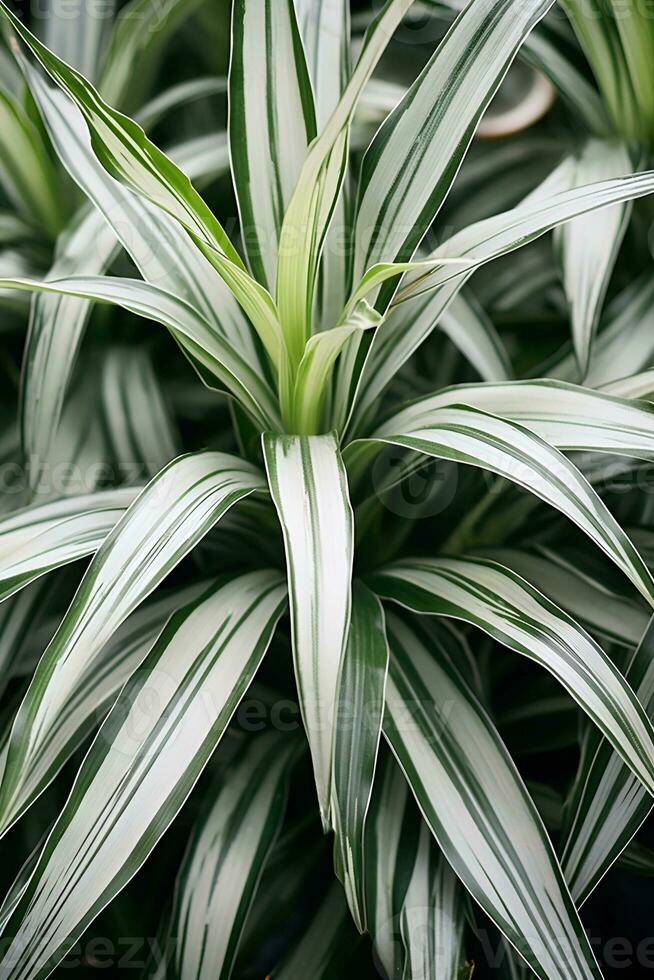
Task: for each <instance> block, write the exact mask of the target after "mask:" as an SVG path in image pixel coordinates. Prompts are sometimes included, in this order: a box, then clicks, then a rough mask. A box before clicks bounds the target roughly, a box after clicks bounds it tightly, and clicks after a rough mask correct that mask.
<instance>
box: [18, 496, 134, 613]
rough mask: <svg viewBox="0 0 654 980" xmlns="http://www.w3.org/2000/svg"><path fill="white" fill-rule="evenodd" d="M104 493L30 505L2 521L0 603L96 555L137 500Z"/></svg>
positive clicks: (132, 497) (131, 497)
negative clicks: (49, 574)
mask: <svg viewBox="0 0 654 980" xmlns="http://www.w3.org/2000/svg"><path fill="white" fill-rule="evenodd" d="M138 493H139V489H138V488H132V487H128V488H124V489H119V490H102V491H99V492H97V493H91V494H85V495H84V496H79V497H64V498H62V499H60V500H53V501H51V502H49V503H45V504H37V505H31V506H29V507H25V508H23V509H22V510H19V511H16V512H15V513H13V514H11V515H10V516H9V517H5V518H4V519H3V520H2V521H0V600H2V599H6V598H7V597H8V596H10V595H13V593H14V592H18V591H19V589H22V588H23V587H24V586H26V585H27V584H28V583H29V582H32V581H34V579H36V578H39V577H40V576H41V575H44V574H45V573H46V572H49V571H51V570H52V569H53V568H59V567H61V566H62V565H67V564H68V563H69V562H71V561H76V560H77V559H78V558H84V557H86V556H87V555H92V554H94V553H95V552H96V551H97V550H98V548H99V547H100V546H101V544H102V543H103V541H104V540H105V538H106V537H107V536H108V535H109V532H110V531H111V530H112V529H113V528H114V527H115V525H116V524H117V523H118V521H119V520H120V519H121V518H122V517H123V515H124V513H125V511H126V509H127V508H128V507H129V505H130V504H131V503H132V502H133V501H134V500H135V498H136V497H137V496H138Z"/></svg>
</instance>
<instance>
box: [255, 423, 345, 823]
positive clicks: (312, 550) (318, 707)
mask: <svg viewBox="0 0 654 980" xmlns="http://www.w3.org/2000/svg"><path fill="white" fill-rule="evenodd" d="M263 453H264V459H265V463H266V470H267V472H268V482H269V485H270V492H271V495H272V498H273V502H274V504H275V507H276V508H277V513H278V515H279V521H280V524H281V526H282V532H283V535H284V545H285V548H286V565H287V569H288V588H289V595H290V602H291V627H292V638H293V660H294V665H295V676H296V681H297V687H298V692H299V697H300V709H301V711H302V720H303V722H304V727H305V729H306V732H307V737H308V739H309V746H310V749H311V758H312V761H313V771H314V776H315V780H316V788H317V790H318V802H319V804H320V812H321V815H322V820H323V825H324V826H325V828H327V827H329V810H330V795H331V785H332V767H333V752H334V738H335V732H334V728H335V723H336V709H337V701H338V684H339V677H340V671H341V663H342V660H343V653H344V650H345V646H346V644H347V638H348V630H349V626H350V604H351V590H352V589H351V583H352V560H353V550H354V527H353V518H352V508H351V506H350V498H349V493H348V485H347V474H346V472H345V467H344V465H343V460H342V459H341V454H340V451H339V448H338V444H337V442H336V439H335V437H334V436H333V435H326V436H288V435H280V436H276V435H271V434H266V435H264V437H263Z"/></svg>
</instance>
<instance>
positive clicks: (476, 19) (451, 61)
mask: <svg viewBox="0 0 654 980" xmlns="http://www.w3.org/2000/svg"><path fill="white" fill-rule="evenodd" d="M550 6H551V2H550V0H530V2H529V3H516V2H515V0H501V2H498V3H494V4H493V5H492V7H489V6H488V4H486V3H485V2H484V0H474V2H472V3H469V4H468V5H467V7H466V8H465V10H464V11H463V12H462V13H461V14H460V16H459V17H458V18H457V20H456V21H455V23H454V25H453V27H452V28H451V30H450V31H449V33H448V34H447V36H446V38H445V40H444V41H443V42H442V44H441V45H440V46H439V48H438V49H437V51H436V53H435V54H434V56H433V57H432V59H431V61H430V62H429V64H428V66H427V67H426V68H425V69H424V70H423V72H422V73H421V74H420V76H419V77H418V79H417V81H416V82H415V83H414V84H413V86H412V87H411V89H410V90H409V92H408V93H407V95H406V96H405V98H404V99H403V100H402V102H401V103H400V105H399V106H398V107H397V108H396V109H395V111H394V112H393V113H392V115H391V116H390V117H389V119H388V120H387V121H386V123H385V124H384V125H383V126H382V127H381V128H380V130H379V132H378V134H377V136H376V137H375V139H374V140H373V142H372V144H371V146H370V148H369V150H368V152H367V153H366V155H365V158H364V161H363V165H362V172H361V178H360V182H359V193H358V205H357V220H356V228H355V243H356V244H355V260H354V277H355V280H356V279H357V278H359V277H360V276H361V275H363V273H364V272H365V270H366V269H368V268H369V267H370V266H372V265H374V264H375V263H377V262H393V261H396V260H398V259H399V260H400V261H402V260H406V259H409V258H411V256H412V255H413V253H414V251H415V249H416V248H417V246H418V245H419V243H420V241H421V239H422V237H423V236H424V234H425V233H426V231H427V229H428V228H429V225H430V224H431V223H432V221H433V220H434V217H435V216H436V214H437V212H438V211H439V209H440V206H441V204H442V203H443V201H444V199H445V197H446V195H447V192H448V190H449V188H450V186H451V184H452V182H453V180H454V177H455V176H456V173H457V171H458V169H459V166H460V165H461V161H462V160H463V157H464V155H465V152H466V150H467V148H468V146H469V144H470V141H471V139H472V137H473V134H474V132H475V129H476V128H477V124H478V123H479V120H480V119H481V116H482V115H483V112H484V110H485V109H486V107H487V105H488V103H489V102H490V100H491V98H492V97H493V95H494V93H495V90H496V89H497V87H498V86H499V84H500V82H501V80H502V78H503V77H504V74H505V73H506V71H507V69H508V67H509V65H510V64H511V62H512V60H513V58H514V57H515V54H516V52H517V50H518V48H519V47H520V44H521V43H522V41H523V40H524V38H525V37H526V36H527V35H528V34H529V32H530V31H531V29H532V28H533V27H534V25H535V24H537V23H538V21H539V20H540V18H541V17H543V16H544V14H545V13H546V12H547V10H548V9H549V7H550ZM383 295H385V296H386V297H388V295H389V292H388V291H386V293H385V294H383Z"/></svg>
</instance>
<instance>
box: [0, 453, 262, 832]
mask: <svg viewBox="0 0 654 980" xmlns="http://www.w3.org/2000/svg"><path fill="white" fill-rule="evenodd" d="M264 488H265V482H264V479H263V475H262V474H261V473H260V472H259V471H258V470H257V469H256V468H255V467H253V466H252V465H251V464H249V463H246V462H244V461H242V460H239V459H236V458H234V457H232V456H228V455H226V454H224V453H216V452H208V451H207V452H200V453H196V454H193V455H189V456H182V457H180V458H179V459H177V460H175V461H174V462H172V463H171V464H170V465H169V466H167V467H166V468H165V469H164V470H162V472H161V473H160V474H159V475H158V476H157V477H155V479H154V480H152V481H151V482H150V483H149V484H148V486H147V487H146V488H145V490H143V491H142V493H140V494H139V496H138V497H137V498H136V500H135V501H134V503H133V504H132V506H131V507H130V508H128V510H127V512H126V513H125V514H124V516H123V517H122V518H121V520H120V521H119V522H118V524H117V525H116V526H115V528H114V529H113V531H112V532H111V533H110V534H109V536H108V537H107V538H106V539H105V541H104V542H103V545H102V547H101V548H100V550H99V551H98V553H97V554H96V556H95V558H94V559H93V561H92V562H91V564H90V566H89V568H88V570H87V572H86V574H85V576H84V578H83V579H82V582H81V584H80V587H79V589H78V591H77V593H76V595H75V598H74V599H73V601H72V603H71V605H70V608H69V609H68V612H67V613H66V615H65V616H64V619H63V620H62V622H61V625H60V627H59V629H58V630H57V632H56V634H55V636H54V637H53V639H52V641H51V642H50V644H49V645H48V648H47V650H46V651H45V653H44V655H43V658H42V659H41V661H40V662H39V665H38V667H37V670H36V672H35V674H34V678H33V680H32V683H31V685H30V687H29V689H28V691H27V694H26V695H25V699H24V700H23V703H22V705H21V707H20V709H19V712H18V715H17V717H16V721H15V724H14V727H13V730H12V734H11V740H10V744H9V750H8V757H7V765H6V767H5V770H4V774H3V778H2V784H1V785H0V827H1V828H2V829H3V830H5V829H6V828H7V826H8V825H9V822H10V815H11V814H12V812H13V811H14V808H15V804H16V798H17V796H19V795H20V794H21V793H22V790H21V786H22V784H23V783H24V782H25V780H26V779H27V778H28V776H29V772H30V769H31V767H32V765H33V764H34V760H35V759H36V758H38V756H39V753H40V752H41V750H42V746H43V745H44V744H45V742H46V741H47V740H48V739H49V738H50V737H51V736H52V725H56V722H57V719H58V716H59V712H60V711H61V709H62V707H63V706H64V705H65V704H66V702H67V701H68V699H69V698H70V697H71V694H72V693H73V692H74V691H75V690H76V689H77V686H78V684H79V681H80V678H81V677H82V676H83V674H84V673H85V671H87V670H88V669H89V667H90V666H91V664H93V663H94V661H95V658H96V657H97V656H98V654H99V653H100V651H101V650H102V648H103V647H104V645H105V644H106V643H107V641H108V640H109V638H110V637H111V636H112V634H113V633H114V631H115V630H116V629H117V628H118V627H119V626H120V624H121V623H122V622H123V621H124V620H125V619H126V618H127V616H128V615H129V614H130V613H131V612H132V611H133V610H134V609H135V608H136V607H137V606H138V605H139V603H141V602H142V601H143V599H145V598H146V597H147V596H148V595H149V594H150V593H151V592H152V591H153V590H154V589H155V588H156V586H157V585H158V584H159V583H160V582H161V581H162V580H163V579H164V578H165V576H166V575H167V574H168V573H169V572H170V571H171V570H172V569H173V568H174V567H175V566H176V565H177V564H178V563H179V562H180V561H181V560H182V558H183V557H184V556H185V555H186V554H187V553H188V552H189V551H190V550H191V548H193V546H194V545H195V544H197V542H198V541H200V540H201V538H202V537H203V536H204V535H205V534H206V533H207V531H208V530H209V529H210V528H211V527H213V525H214V524H216V522H217V521H218V520H219V519H220V518H221V517H222V516H223V514H224V513H225V512H226V511H227V510H229V508H230V507H231V506H232V505H233V504H235V503H237V502H238V501H239V500H242V499H243V498H244V497H247V496H248V495H249V494H251V493H253V492H254V491H255V490H262V489H264Z"/></svg>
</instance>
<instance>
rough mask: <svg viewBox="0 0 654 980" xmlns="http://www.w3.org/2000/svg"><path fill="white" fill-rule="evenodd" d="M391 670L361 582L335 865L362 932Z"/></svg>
mask: <svg viewBox="0 0 654 980" xmlns="http://www.w3.org/2000/svg"><path fill="white" fill-rule="evenodd" d="M387 670H388V644H387V642H386V632H385V626H384V612H383V609H382V606H381V603H380V602H379V600H378V599H377V597H376V596H374V595H373V594H372V592H370V591H369V590H368V589H367V588H366V587H365V586H364V585H362V584H361V583H360V582H357V583H355V585H354V589H353V593H352V620H351V622H350V633H349V637H348V644H347V648H346V651H345V656H344V658H343V669H342V672H341V680H340V685H339V696H338V715H337V724H336V730H335V738H334V779H333V783H334V788H333V792H332V822H333V824H334V828H335V831H336V839H335V842H334V865H335V867H336V871H337V874H338V876H339V878H340V879H341V881H342V882H343V886H344V888H345V895H346V897H347V900H348V904H349V906H350V911H351V913H352V917H353V919H354V922H355V925H356V926H357V928H358V929H359V931H360V932H363V931H364V929H365V928H366V918H365V897H364V881H365V878H364V874H365V870H364V869H365V857H364V830H365V823H366V816H367V813H368V805H369V803H370V796H371V793H372V785H373V779H374V775H375V768H376V764H377V751H378V748H379V739H380V736H381V726H382V716H383V713H384V692H385V689H386V673H387Z"/></svg>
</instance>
